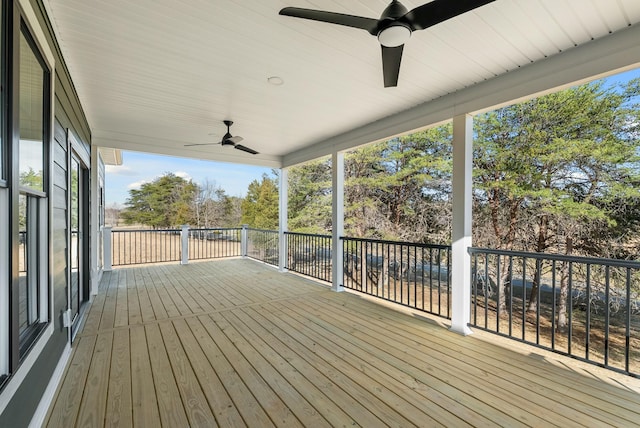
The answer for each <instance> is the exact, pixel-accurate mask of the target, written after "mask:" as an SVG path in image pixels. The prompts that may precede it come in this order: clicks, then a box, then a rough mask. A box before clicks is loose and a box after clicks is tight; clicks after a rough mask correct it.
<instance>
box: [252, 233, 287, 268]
mask: <svg viewBox="0 0 640 428" xmlns="http://www.w3.org/2000/svg"><path fill="white" fill-rule="evenodd" d="M246 234H247V253H246V256H247V257H250V258H252V259H256V260H260V261H261V262H264V263H267V264H270V265H273V266H278V265H279V260H280V239H279V238H280V235H279V233H278V231H277V230H264V229H251V228H248V229H246Z"/></svg>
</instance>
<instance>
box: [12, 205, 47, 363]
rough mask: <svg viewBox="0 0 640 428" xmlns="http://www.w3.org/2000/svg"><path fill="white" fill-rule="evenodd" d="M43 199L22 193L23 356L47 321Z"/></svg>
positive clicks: (20, 330) (20, 300)
mask: <svg viewBox="0 0 640 428" xmlns="http://www.w3.org/2000/svg"><path fill="white" fill-rule="evenodd" d="M39 205H40V198H38V197H33V196H30V195H27V194H20V196H19V212H20V214H19V224H20V227H19V229H20V232H19V239H18V243H19V246H18V248H19V252H18V266H19V271H20V272H19V275H20V277H19V282H18V334H19V342H20V355H21V356H22V355H23V354H24V353H25V352H26V349H27V348H28V346H29V344H30V343H31V342H32V341H33V338H34V337H33V336H35V335H37V333H38V332H39V328H38V327H39V325H40V324H41V323H42V322H43V321H46V318H45V317H46V311H45V309H46V306H47V305H46V293H44V292H43V291H42V289H41V287H40V269H39V267H40V251H39V248H40V245H39V241H40V236H41V235H42V234H41V233H40V230H39V229H40V213H39V211H40V209H39Z"/></svg>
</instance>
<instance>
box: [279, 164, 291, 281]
mask: <svg viewBox="0 0 640 428" xmlns="http://www.w3.org/2000/svg"><path fill="white" fill-rule="evenodd" d="M288 207H289V170H288V169H287V168H282V169H280V192H279V210H278V212H279V215H280V223H279V227H278V238H279V239H278V243H279V244H280V248H279V255H280V259H279V262H278V269H279V270H280V272H286V268H285V266H286V265H287V250H288V249H287V236H286V235H285V234H284V233H285V232H286V231H287V230H288V229H287V228H288Z"/></svg>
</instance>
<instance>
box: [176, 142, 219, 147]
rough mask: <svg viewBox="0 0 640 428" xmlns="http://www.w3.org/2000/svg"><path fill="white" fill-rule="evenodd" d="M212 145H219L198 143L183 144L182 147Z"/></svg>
mask: <svg viewBox="0 0 640 428" xmlns="http://www.w3.org/2000/svg"><path fill="white" fill-rule="evenodd" d="M212 144H220V143H200V144H185V145H184V147H193V146H210V145H212Z"/></svg>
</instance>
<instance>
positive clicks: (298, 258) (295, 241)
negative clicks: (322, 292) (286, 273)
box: [285, 232, 332, 282]
mask: <svg viewBox="0 0 640 428" xmlns="http://www.w3.org/2000/svg"><path fill="white" fill-rule="evenodd" d="M285 237H286V239H287V261H286V265H285V268H287V269H288V270H290V271H292V272H297V273H299V274H302V275H306V276H310V277H312V278H316V279H320V280H322V281H327V282H330V281H331V241H332V239H331V236H330V235H315V234H309V233H297V232H285Z"/></svg>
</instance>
